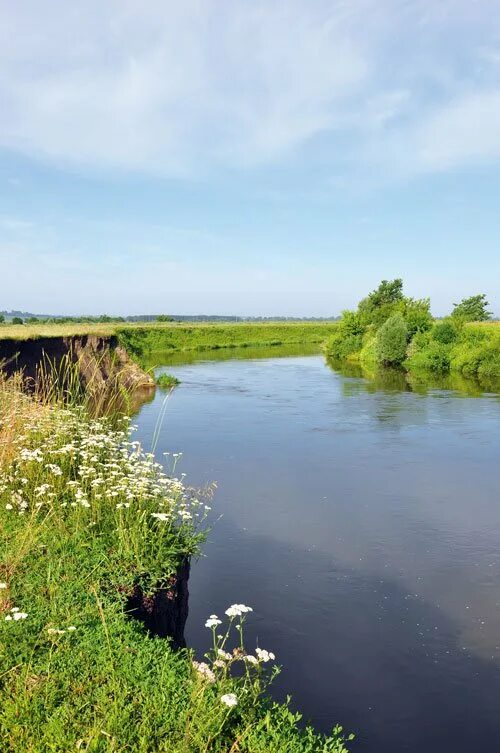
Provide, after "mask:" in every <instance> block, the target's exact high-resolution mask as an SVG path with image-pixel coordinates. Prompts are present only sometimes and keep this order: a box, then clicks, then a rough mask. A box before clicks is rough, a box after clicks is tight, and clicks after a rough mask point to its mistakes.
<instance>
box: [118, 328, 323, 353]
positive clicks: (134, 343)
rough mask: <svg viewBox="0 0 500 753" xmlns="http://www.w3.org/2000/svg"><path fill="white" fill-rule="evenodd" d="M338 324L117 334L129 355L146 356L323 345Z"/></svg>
mask: <svg viewBox="0 0 500 753" xmlns="http://www.w3.org/2000/svg"><path fill="white" fill-rule="evenodd" d="M335 327H336V324H334V323H333V324H332V323H331V322H330V323H323V324H311V323H295V322H294V323H286V324H283V323H273V324H269V323H265V324H264V323H263V324H244V323H242V324H200V325H189V326H188V325H176V326H163V327H157V326H154V327H134V328H131V327H126V328H118V329H117V330H116V334H117V336H118V339H119V340H120V342H121V344H122V345H123V346H124V347H125V348H126V349H127V351H128V352H129V353H132V354H134V355H136V356H139V357H140V356H144V355H147V354H149V353H154V352H160V351H161V352H164V351H168V350H171V351H175V350H184V351H190V350H191V351H192V350H211V349H214V350H215V349H218V348H236V347H255V346H274V345H292V344H300V343H304V344H310V343H322V342H323V341H324V340H325V339H326V338H327V337H328V336H329V335H331V334H332V332H334V330H335Z"/></svg>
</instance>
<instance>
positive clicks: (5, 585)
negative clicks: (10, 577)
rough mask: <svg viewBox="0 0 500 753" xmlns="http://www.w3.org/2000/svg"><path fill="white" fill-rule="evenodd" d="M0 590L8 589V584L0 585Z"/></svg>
mask: <svg viewBox="0 0 500 753" xmlns="http://www.w3.org/2000/svg"><path fill="white" fill-rule="evenodd" d="M0 588H8V586H7V583H0Z"/></svg>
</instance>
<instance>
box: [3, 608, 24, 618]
mask: <svg viewBox="0 0 500 753" xmlns="http://www.w3.org/2000/svg"><path fill="white" fill-rule="evenodd" d="M27 616H28V613H27V612H21V611H20V609H19V607H12V609H11V610H10V614H7V615H5V617H4V620H7V622H10V621H11V620H15V621H16V622H17V620H25V619H26V617H27Z"/></svg>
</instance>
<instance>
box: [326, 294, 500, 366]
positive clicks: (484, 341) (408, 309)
mask: <svg viewBox="0 0 500 753" xmlns="http://www.w3.org/2000/svg"><path fill="white" fill-rule="evenodd" d="M487 306H488V303H487V301H486V298H485V296H484V295H478V296H472V297H471V298H467V299H464V300H463V301H461V302H460V303H459V304H456V305H455V307H454V310H453V311H452V313H451V315H450V316H449V317H447V318H446V319H443V320H440V321H436V320H434V319H433V317H432V315H431V312H430V301H429V299H428V298H423V299H414V298H408V297H406V296H404V295H403V282H402V280H399V279H397V280H392V281H386V280H384V281H382V283H381V284H380V285H379V287H378V288H377V289H376V290H374V291H373V292H372V293H370V294H369V295H368V296H367V297H366V298H364V299H363V300H362V301H360V303H359V305H358V308H357V310H356V311H345V312H344V313H343V316H342V319H341V320H340V322H339V325H338V328H337V330H336V332H335V333H334V334H333V336H332V337H331V338H330V339H329V340H328V342H327V344H326V346H325V351H326V354H327V355H328V356H329V357H330V358H332V359H333V360H340V361H342V360H347V361H352V362H357V363H360V364H361V365H365V366H368V367H373V366H395V367H403V368H404V369H406V370H408V371H416V370H424V369H425V370H429V371H432V372H434V373H439V374H446V373H453V372H455V373H460V374H463V375H464V376H472V377H479V378H481V379H498V378H500V326H498V325H497V324H495V323H491V324H489V323H487V320H488V318H489V316H490V314H489V312H488V311H487ZM472 316H473V317H475V318H476V319H477V320H479V321H480V322H481V323H477V322H471V321H470V317H472Z"/></svg>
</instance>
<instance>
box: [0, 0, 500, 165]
mask: <svg viewBox="0 0 500 753" xmlns="http://www.w3.org/2000/svg"><path fill="white" fill-rule="evenodd" d="M496 4H497V0H494V2H493V3H492V2H491V0H482V1H480V2H476V3H470V2H465V0H447V1H445V2H441V3H435V2H434V0H408V1H407V2H405V3H401V2H400V1H399V0H350V1H349V2H348V1H347V0H333V1H332V0H310V2H307V3H305V2H302V0H275V2H272V3H271V2H268V0H253V2H251V3H250V2H245V0H183V2H182V3H178V2H174V0H149V1H148V2H146V3H144V2H139V0H107V2H102V1H101V0H73V2H71V3H67V2H62V0H47V2H44V3H41V2H39V1H38V0H19V2H17V3H3V4H2V5H0V105H1V110H2V118H1V122H0V145H1V146H3V147H5V148H7V149H11V150H15V151H19V152H21V153H24V154H28V155H31V156H35V157H38V158H43V159H46V160H49V161H55V162H57V163H59V164H67V165H70V166H72V165H76V166H83V167H86V168H99V169H107V168H111V169H113V168H122V169H126V170H130V169H132V170H140V171H146V172H156V173H159V174H164V175H183V174H194V175H199V174H200V173H203V172H204V171H207V170H210V169H214V168H220V167H229V168H233V167H241V166H249V165H255V164H262V163H269V162H272V161H277V160H281V159H283V158H284V156H286V155H287V154H289V153H290V152H292V151H293V150H297V149H298V148H299V147H301V146H303V145H305V144H307V143H309V142H310V141H311V140H313V139H314V138H315V137H317V136H318V135H320V134H321V135H322V139H324V138H326V140H327V142H328V148H327V149H326V152H325V153H326V159H327V160H330V161H331V163H332V169H333V165H335V164H337V162H338V161H339V160H341V161H342V163H343V164H344V165H350V164H352V165H353V166H354V168H355V169H359V167H360V166H361V168H362V169H364V168H365V167H366V165H365V162H367V163H368V167H370V163H371V158H370V155H374V154H377V161H378V164H379V166H382V167H383V166H384V165H387V163H388V162H389V160H391V159H394V157H397V159H398V160H399V162H400V163H401V169H402V170H403V172H404V171H405V170H412V171H413V170H415V169H416V170H417V171H418V170H419V169H443V168H446V167H448V166H454V165H460V164H462V163H464V162H465V163H469V162H470V161H473V160H475V159H476V158H477V159H485V158H488V157H491V158H493V159H496V158H498V156H499V149H498V141H497V138H496V135H495V130H498V128H497V126H498V103H497V100H498V97H499V96H500V86H499V80H498V75H499V69H498V65H497V63H496V59H497V51H498V40H497V38H496V37H495V34H496V32H497V31H498V24H497V28H495V24H496V23H497V22H496V21H495V14H493V12H492V11H493V7H492V6H494V5H496ZM485 50H487V51H488V54H487V55H486V54H485ZM482 114H484V117H482ZM471 140H472V142H473V143H471ZM360 163H361V165H360Z"/></svg>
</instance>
